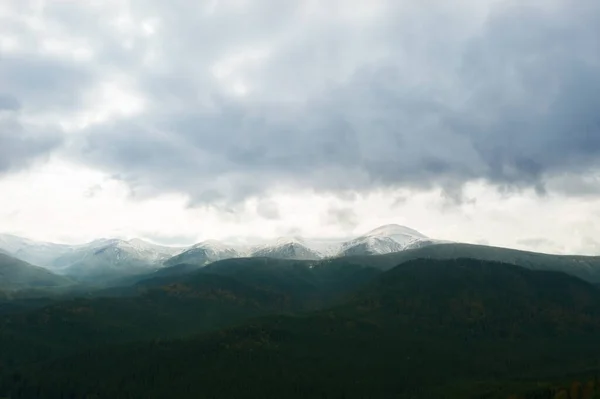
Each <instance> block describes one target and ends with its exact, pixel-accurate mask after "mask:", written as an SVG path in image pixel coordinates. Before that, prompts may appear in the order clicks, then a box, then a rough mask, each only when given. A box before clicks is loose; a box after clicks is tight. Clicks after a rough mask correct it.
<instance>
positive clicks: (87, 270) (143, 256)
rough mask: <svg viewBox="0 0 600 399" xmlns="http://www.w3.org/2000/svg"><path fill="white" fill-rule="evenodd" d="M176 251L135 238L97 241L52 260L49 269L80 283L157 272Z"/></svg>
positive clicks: (175, 249) (178, 250) (177, 250)
mask: <svg viewBox="0 0 600 399" xmlns="http://www.w3.org/2000/svg"><path fill="white" fill-rule="evenodd" d="M180 251H181V249H180V248H171V247H163V246H159V245H155V244H151V243H148V242H145V241H142V240H139V239H134V240H130V241H124V240H118V239H111V240H97V241H94V242H92V243H90V244H86V245H82V246H79V247H78V248H76V249H73V250H72V251H71V252H69V253H66V254H64V255H62V256H60V257H58V258H56V259H55V260H54V261H53V262H52V266H53V267H54V268H55V269H57V270H60V271H61V273H62V274H65V275H67V276H72V277H74V278H77V279H78V280H81V281H98V280H108V279H116V278H119V277H123V276H127V275H133V274H140V273H144V272H148V271H150V270H153V269H158V268H160V267H162V263H163V262H164V261H166V260H167V259H169V258H170V257H172V256H173V255H175V254H176V253H178V252H180Z"/></svg>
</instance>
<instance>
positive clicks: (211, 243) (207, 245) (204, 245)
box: [189, 240, 231, 251]
mask: <svg viewBox="0 0 600 399" xmlns="http://www.w3.org/2000/svg"><path fill="white" fill-rule="evenodd" d="M189 249H212V250H213V251H227V250H230V249H231V247H230V246H228V245H226V244H224V243H222V242H221V241H218V240H205V241H202V242H199V243H198V244H194V245H192V247H191V248H189Z"/></svg>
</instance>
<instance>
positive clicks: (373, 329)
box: [0, 258, 600, 399]
mask: <svg viewBox="0 0 600 399" xmlns="http://www.w3.org/2000/svg"><path fill="white" fill-rule="evenodd" d="M381 269H382V268H381V267H369V266H368V265H365V264H357V262H356V261H352V260H349V261H348V262H347V263H343V262H341V261H336V262H334V263H333V264H332V265H326V264H320V265H319V266H315V265H311V264H310V263H306V262H295V261H280V260H275V259H236V260H231V261H226V262H218V263H215V264H213V265H211V266H210V267H206V268H203V269H200V270H193V268H192V269H191V271H189V272H186V273H174V274H173V275H170V274H168V273H165V274H164V275H158V276H154V277H153V278H149V279H145V280H143V281H138V282H136V283H135V284H133V285H131V286H124V287H121V288H119V289H113V290H109V291H110V294H111V295H110V296H109V295H108V292H109V291H106V292H105V293H104V295H99V294H97V293H96V294H94V295H83V296H79V297H73V298H67V299H62V300H58V301H56V300H55V301H50V302H44V301H42V300H40V301H39V303H38V304H37V305H35V304H30V305H27V306H25V305H23V306H21V307H19V306H17V304H18V301H17V302H16V303H14V302H13V304H12V307H8V305H6V306H5V309H10V311H8V310H7V311H4V312H3V314H2V316H1V318H0V320H1V324H0V343H1V348H0V349H1V351H0V397H2V395H3V396H4V397H7V398H14V399H16V398H407V399H408V398H481V399H483V398H490V399H492V398H510V397H512V398H523V399H532V398H569V399H574V398H595V397H600V393H598V392H600V389H597V387H600V386H599V385H598V378H599V376H598V370H600V345H598V343H599V342H600V340H599V338H598V337H599V336H600V335H599V333H600V291H599V290H598V289H597V288H596V287H595V286H594V285H592V284H590V283H588V282H585V281H583V280H580V279H579V278H577V277H574V276H569V275H567V274H564V273H561V272H553V271H539V270H530V269H525V268H521V267H518V266H514V265H511V264H506V263H500V262H491V261H482V260H473V259H466V258H461V259H453V260H434V259H416V260H410V261H408V262H404V263H401V264H399V265H397V266H396V267H394V268H391V269H390V268H385V269H386V270H387V269H389V270H387V271H383V270H381ZM0 309H2V308H0ZM597 391H598V392H597Z"/></svg>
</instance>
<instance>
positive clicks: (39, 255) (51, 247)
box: [0, 234, 73, 267]
mask: <svg viewBox="0 0 600 399" xmlns="http://www.w3.org/2000/svg"><path fill="white" fill-rule="evenodd" d="M0 249H1V250H4V252H6V253H9V254H11V255H12V256H15V257H17V258H19V259H21V260H24V261H25V262H29V263H32V264H34V265H37V266H44V267H48V266H50V264H51V263H52V261H53V260H54V259H56V258H57V257H59V256H62V255H64V254H66V253H68V252H70V251H71V250H72V249H73V246H71V245H64V244H55V243H50V242H42V241H34V240H30V239H28V238H23V237H18V236H15V235H12V234H0Z"/></svg>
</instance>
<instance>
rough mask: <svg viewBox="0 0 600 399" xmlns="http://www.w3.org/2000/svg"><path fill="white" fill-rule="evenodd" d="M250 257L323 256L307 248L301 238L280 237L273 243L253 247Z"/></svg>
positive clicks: (287, 257) (294, 257) (318, 257)
mask: <svg viewBox="0 0 600 399" xmlns="http://www.w3.org/2000/svg"><path fill="white" fill-rule="evenodd" d="M250 256H252V257H266V258H277V259H295V260H317V259H321V258H322V257H323V256H322V255H321V254H320V253H319V252H317V251H315V250H313V249H311V248H309V247H308V246H307V244H306V243H305V242H304V240H302V239H301V238H280V239H278V240H277V241H276V242H275V243H273V244H270V245H264V246H261V247H258V248H255V249H254V250H253V251H252V253H251V255H250Z"/></svg>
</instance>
